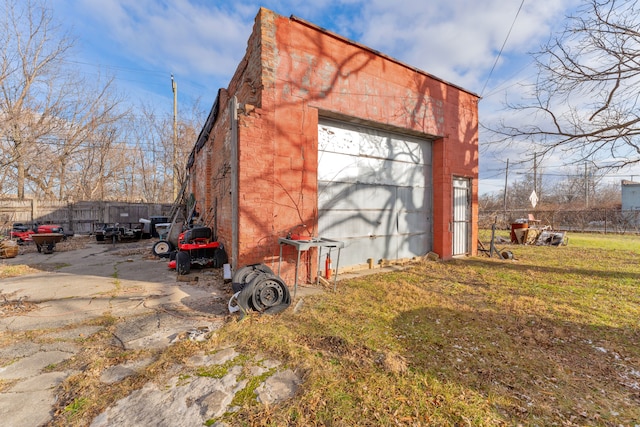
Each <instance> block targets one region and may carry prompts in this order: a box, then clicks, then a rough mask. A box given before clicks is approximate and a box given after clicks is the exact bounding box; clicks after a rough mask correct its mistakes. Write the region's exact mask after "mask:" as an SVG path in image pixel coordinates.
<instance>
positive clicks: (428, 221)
mask: <svg viewBox="0 0 640 427" xmlns="http://www.w3.org/2000/svg"><path fill="white" fill-rule="evenodd" d="M431 191H432V185H431V143H430V141H428V140H423V139H420V138H416V137H412V136H408V135H403V134H397V133H393V132H389V131H384V130H380V129H374V128H370V127H366V126H361V125H355V124H352V123H344V122H338V121H333V120H322V121H321V123H320V124H319V126H318V232H319V235H320V236H323V237H328V238H332V239H336V240H341V241H344V242H345V248H344V249H343V250H342V252H341V258H340V265H341V266H353V265H359V264H365V263H366V262H367V259H369V258H372V259H373V260H374V262H377V261H379V260H380V259H383V258H384V259H399V258H411V257H413V256H421V255H424V254H425V253H427V252H429V251H430V250H431V249H432V245H433V243H432V234H433V231H432V228H433V227H432V200H431V199H432V198H431Z"/></svg>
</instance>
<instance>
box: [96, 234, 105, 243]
mask: <svg viewBox="0 0 640 427" xmlns="http://www.w3.org/2000/svg"><path fill="white" fill-rule="evenodd" d="M96 242H104V234H96Z"/></svg>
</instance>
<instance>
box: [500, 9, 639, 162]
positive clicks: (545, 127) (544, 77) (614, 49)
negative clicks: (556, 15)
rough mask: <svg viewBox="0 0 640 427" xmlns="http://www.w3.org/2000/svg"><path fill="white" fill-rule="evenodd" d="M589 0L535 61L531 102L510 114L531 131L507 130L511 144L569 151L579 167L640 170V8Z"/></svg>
mask: <svg viewBox="0 0 640 427" xmlns="http://www.w3.org/2000/svg"><path fill="white" fill-rule="evenodd" d="M638 3H639V2H638V0H631V1H620V0H587V1H585V2H584V3H583V5H582V6H581V7H580V8H579V9H578V10H577V12H576V14H575V15H574V16H571V17H569V19H568V21H567V22H568V23H567V26H566V28H565V30H564V32H563V33H561V34H560V35H559V36H558V37H555V38H553V39H551V40H550V41H549V43H547V45H546V46H544V48H543V49H541V51H540V52H538V53H537V54H536V55H535V58H536V62H537V67H538V78H537V81H536V82H535V84H533V85H532V86H531V87H530V89H531V91H530V95H531V98H530V99H529V100H526V101H523V102H521V103H519V104H510V105H509V108H510V109H512V110H515V111H516V112H522V113H524V115H523V116H522V117H526V123H525V124H513V122H511V123H501V125H500V126H499V128H498V129H497V130H496V132H497V133H498V134H500V135H502V137H503V138H504V139H503V141H518V140H519V141H526V142H529V143H535V144H536V150H538V153H539V154H540V153H541V154H543V155H544V154H547V153H550V152H552V151H557V150H561V151H562V152H563V155H564V156H565V157H568V156H573V158H574V159H575V161H576V162H582V161H584V160H592V159H596V158H600V159H602V158H605V157H606V158H608V159H609V160H611V162H610V163H609V164H608V165H609V166H615V167H623V166H625V165H628V164H635V163H640V139H639V137H640V110H639V108H638V96H639V94H640V78H639V77H640V4H638Z"/></svg>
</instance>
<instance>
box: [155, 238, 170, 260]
mask: <svg viewBox="0 0 640 427" xmlns="http://www.w3.org/2000/svg"><path fill="white" fill-rule="evenodd" d="M172 250H173V245H172V244H171V242H169V241H167V240H160V241H159V242H156V243H155V244H154V245H153V248H152V249H151V252H153V254H154V255H155V256H157V257H160V258H168V257H169V256H170V255H171V251H172Z"/></svg>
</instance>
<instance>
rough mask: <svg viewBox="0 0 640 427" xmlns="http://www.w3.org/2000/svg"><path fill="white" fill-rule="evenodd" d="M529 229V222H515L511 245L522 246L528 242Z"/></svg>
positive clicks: (512, 229)
mask: <svg viewBox="0 0 640 427" xmlns="http://www.w3.org/2000/svg"><path fill="white" fill-rule="evenodd" d="M527 228H529V224H528V223H527V222H514V223H512V224H511V243H518V244H522V243H524V242H525V241H526V237H525V236H526V234H527V230H526V229H527Z"/></svg>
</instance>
